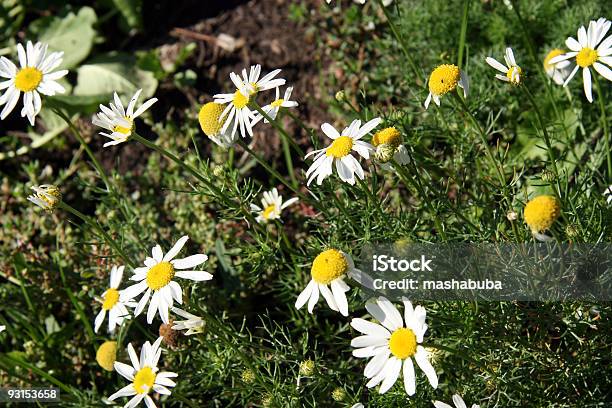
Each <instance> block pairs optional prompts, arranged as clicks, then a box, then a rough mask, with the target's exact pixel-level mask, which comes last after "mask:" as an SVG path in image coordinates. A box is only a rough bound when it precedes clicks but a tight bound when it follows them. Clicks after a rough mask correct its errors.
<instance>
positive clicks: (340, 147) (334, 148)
mask: <svg viewBox="0 0 612 408" xmlns="http://www.w3.org/2000/svg"><path fill="white" fill-rule="evenodd" d="M352 148H353V139H352V138H351V137H349V136H340V137H339V138H337V139H336V140H334V142H333V143H332V144H331V146H329V147H328V148H327V150H326V151H325V154H326V155H328V156H334V157H335V158H336V159H339V158H341V157H344V156H346V155H348V154H349V153H350V152H351V149H352Z"/></svg>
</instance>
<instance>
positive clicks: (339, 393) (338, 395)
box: [332, 387, 346, 402]
mask: <svg viewBox="0 0 612 408" xmlns="http://www.w3.org/2000/svg"><path fill="white" fill-rule="evenodd" d="M345 398H346V391H344V388H342V387H338V388H336V389H335V390H333V391H332V399H333V400H334V401H336V402H342V401H344V399H345Z"/></svg>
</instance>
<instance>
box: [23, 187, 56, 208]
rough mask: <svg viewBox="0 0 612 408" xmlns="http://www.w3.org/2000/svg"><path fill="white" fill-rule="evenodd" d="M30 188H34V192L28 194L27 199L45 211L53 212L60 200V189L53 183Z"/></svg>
mask: <svg viewBox="0 0 612 408" xmlns="http://www.w3.org/2000/svg"><path fill="white" fill-rule="evenodd" d="M32 190H34V194H30V195H29V196H28V201H30V202H32V203H34V204H36V205H37V206H39V207H40V208H42V209H43V210H45V211H47V212H53V210H55V208H56V207H57V206H58V205H59V203H60V202H61V201H62V193H61V191H60V189H59V188H57V186H54V185H53V184H42V185H40V186H32Z"/></svg>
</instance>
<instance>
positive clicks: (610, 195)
mask: <svg viewBox="0 0 612 408" xmlns="http://www.w3.org/2000/svg"><path fill="white" fill-rule="evenodd" d="M604 197H606V202H607V203H608V204H612V186H610V187H608V188H607V189H606V191H604Z"/></svg>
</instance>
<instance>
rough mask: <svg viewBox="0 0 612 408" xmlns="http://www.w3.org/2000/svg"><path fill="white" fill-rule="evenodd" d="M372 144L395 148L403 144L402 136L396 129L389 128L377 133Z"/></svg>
mask: <svg viewBox="0 0 612 408" xmlns="http://www.w3.org/2000/svg"><path fill="white" fill-rule="evenodd" d="M372 144H373V145H374V147H378V146H379V145H381V144H388V145H391V146H393V147H394V148H396V147H398V146H399V145H400V144H402V134H401V133H400V132H399V130H397V129H396V128H394V127H388V128H385V129H383V130H380V131H378V132H376V134H375V135H374V137H372Z"/></svg>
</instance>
